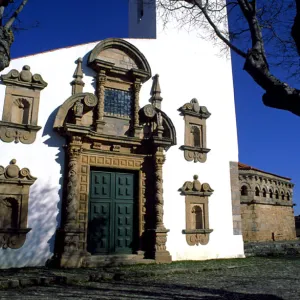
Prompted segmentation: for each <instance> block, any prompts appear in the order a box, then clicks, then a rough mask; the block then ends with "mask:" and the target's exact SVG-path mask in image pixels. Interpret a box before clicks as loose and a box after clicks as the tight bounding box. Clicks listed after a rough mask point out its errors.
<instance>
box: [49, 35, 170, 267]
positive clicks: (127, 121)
mask: <svg viewBox="0 0 300 300" xmlns="http://www.w3.org/2000/svg"><path fill="white" fill-rule="evenodd" d="M81 62H82V60H81V59H78V61H77V68H76V71H75V73H74V80H73V82H72V83H71V84H72V93H73V96H71V97H70V98H69V99H67V100H66V101H65V102H64V104H63V105H62V106H61V107H60V109H59V111H58V113H57V116H56V119H55V123H54V129H55V130H56V131H57V132H59V133H60V134H61V135H63V136H65V137H66V141H67V148H66V150H67V157H68V162H67V166H68V168H67V169H68V170H67V179H66V188H65V197H64V199H63V203H64V219H63V225H62V228H61V229H60V230H59V238H58V247H57V250H56V252H57V256H58V257H59V259H60V265H61V266H64V267H79V266H84V265H89V266H92V264H91V263H90V261H91V258H90V257H91V256H90V253H89V252H88V251H87V249H88V248H91V245H92V244H91V236H93V239H95V237H96V238H98V240H97V245H98V246H97V247H98V248H97V247H96V248H95V249H93V250H94V252H95V253H97V254H102V255H106V254H118V252H116V250H115V249H117V248H118V247H119V245H117V244H113V242H112V241H115V240H114V236H115V235H116V234H117V233H116V231H115V229H112V228H115V227H116V226H119V225H120V224H121V223H120V224H119V225H118V224H115V223H112V222H113V220H115V219H118V218H121V217H122V216H121V215H120V214H121V213H126V212H127V213H129V212H130V211H131V208H130V207H132V209H133V212H132V215H130V216H131V217H132V218H133V219H132V220H136V222H134V221H133V224H135V225H133V228H132V230H131V233H132V237H133V238H132V243H131V244H130V246H128V247H127V250H128V248H130V249H131V250H130V251H131V254H137V255H136V256H137V257H139V259H140V258H141V257H144V258H152V259H155V261H156V262H158V263H160V262H170V261H171V256H170V254H169V252H168V251H167V249H166V240H167V232H168V230H167V229H166V228H165V226H164V222H163V204H164V200H163V174H162V169H163V163H164V161H165V155H164V151H165V150H167V149H168V148H169V147H171V146H173V145H175V144H176V133H175V128H174V126H173V124H172V122H171V120H170V119H169V118H168V116H167V115H166V114H165V113H164V112H163V111H161V101H162V98H161V96H160V93H161V91H160V86H159V81H158V75H156V76H154V77H153V86H152V89H151V98H150V100H149V101H150V104H148V105H146V106H145V107H143V108H141V109H140V107H139V93H140V89H141V86H142V84H143V83H144V82H145V81H147V80H148V79H149V78H150V77H151V69H150V66H149V64H148V62H147V60H146V58H145V57H144V56H143V54H142V53H141V52H139V51H138V49H137V48H135V47H134V46H133V45H131V44H130V43H128V42H126V41H124V40H121V39H107V40H104V41H102V42H100V43H99V44H98V45H97V46H96V47H95V48H94V50H93V51H92V52H91V54H90V57H89V60H88V65H89V66H90V67H91V68H92V69H94V70H95V72H96V87H97V89H96V91H95V95H93V94H89V93H82V87H83V86H84V83H83V80H82V78H83V76H82V74H83V73H82V70H81ZM92 174H95V176H96V177H93V178H95V182H94V181H93V180H92ZM128 174H133V175H132V176H133V178H136V179H135V180H134V182H133V183H134V186H137V188H133V190H132V192H133V195H134V197H133V206H130V205H131V204H126V203H129V202H128V201H129V200H126V199H127V198H126V197H127V196H126V197H125V196H124V195H125V194H126V195H129V194H130V193H131V192H130V191H129V190H127V192H126V193H125V194H124V193H123V194H122V195H123V198H124V197H125V198H126V199H125V198H124V199H125V200H126V201H127V202H126V201H125V200H124V203H125V204H124V205H125V206H124V205H123V204H118V203H120V202H118V200H116V199H117V197H118V195H116V194H115V193H117V192H118V191H120V193H121V191H122V189H123V187H120V188H118V189H114V188H113V186H112V185H111V186H109V188H108V189H107V186H108V183H111V184H113V183H112V182H113V181H111V180H112V178H113V179H114V178H119V179H118V180H117V181H116V182H115V183H114V184H116V187H117V186H119V185H120V184H121V185H122V184H127V183H128V182H129V183H130V181H128V182H127V179H126V181H125V183H124V181H123V179H122V178H123V177H122V176H123V175H124V176H125V175H126V176H127V175H128ZM93 176H94V175H93ZM97 176H98V177H97ZM101 176H102V177H101ZM120 176H121V177H120ZM99 178H100V179H99ZM101 178H103V179H101ZM124 178H125V177H124ZM128 178H129V177H128ZM99 180H100V181H99ZM128 180H129V179H128ZM129 183H128V184H129ZM91 191H92V192H91ZM110 191H111V192H110ZM101 193H102V194H103V195H104V194H105V195H108V196H107V197H108V200H109V201H110V200H111V201H115V202H114V203H116V205H121V206H119V208H118V212H114V214H116V213H118V215H115V216H113V217H112V216H111V213H109V214H107V209H111V208H109V207H112V206H107V205H108V204H107V203H108V202H105V201H106V200H105V201H104V200H103V199H104V198H103V197H104V196H105V195H104V196H102V198H101V197H100V198H99V196H97V197H98V198H96V200H95V203H94V204H92V202H91V197H94V198H95V197H96V196H95V195H99V194H101ZM128 193H129V194H128ZM94 198H93V199H94ZM122 205H123V206H122ZM124 208H125V210H124ZM112 213H113V212H112ZM127 219H128V218H127ZM127 219H126V220H127ZM120 222H121V221H120ZM126 222H127V221H126ZM103 224H104V225H105V224H108V225H107V226H108V227H103V226H104V225H103ZM95 226H96V227H95ZM97 226H98V227H97ZM99 226H100V227H99ZM101 226H102V227H101ZM105 226H106V225H105ZM122 226H123V225H122ZM92 228H102V229H99V231H98V232H96V234H95V232H91V230H93V229H92ZM107 228H108V229H107ZM122 228H123V227H122ZM122 228H121V229H122ZM128 228H129V227H128ZM128 228H127V227H126V230H125V231H128V230H129V229H128ZM106 229H107V231H105V230H106ZM103 230H104V231H105V232H107V234H106V235H105V233H103V232H104V231H103ZM122 230H123V229H122ZM122 230H121V231H122ZM101 232H102V233H101ZM131 233H130V234H131ZM126 238H129V236H127V237H126ZM93 241H94V240H93ZM119 242H120V241H116V242H114V243H119ZM107 243H108V244H107ZM120 243H121V242H120ZM107 245H108V246H107ZM97 249H98V250H97ZM99 249H100V250H99ZM101 249H102V250H101ZM103 249H104V250H103ZM101 251H102V252H103V253H102V252H101Z"/></svg>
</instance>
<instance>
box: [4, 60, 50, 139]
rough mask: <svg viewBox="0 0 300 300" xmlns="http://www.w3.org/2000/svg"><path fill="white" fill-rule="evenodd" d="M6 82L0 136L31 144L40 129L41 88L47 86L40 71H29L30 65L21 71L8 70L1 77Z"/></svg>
mask: <svg viewBox="0 0 300 300" xmlns="http://www.w3.org/2000/svg"><path fill="white" fill-rule="evenodd" d="M1 79H2V82H3V83H4V84H5V85H6V90H5V100H4V108H3V115H2V121H0V139H1V140H2V141H3V142H7V143H10V142H13V141H14V142H15V143H18V142H19V141H20V142H21V143H23V144H32V143H33V142H34V141H35V138H36V133H37V131H39V130H40V129H41V127H40V126H38V125H37V122H38V112H39V102H40V91H41V90H42V89H44V88H45V87H46V86H47V83H46V82H45V81H44V80H43V78H42V76H41V75H39V74H34V75H32V73H31V72H30V67H29V66H24V67H23V69H22V71H21V72H19V71H17V70H11V71H10V72H9V73H8V74H6V75H2V76H1Z"/></svg>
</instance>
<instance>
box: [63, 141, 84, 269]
mask: <svg viewBox="0 0 300 300" xmlns="http://www.w3.org/2000/svg"><path fill="white" fill-rule="evenodd" d="M67 151H68V156H69V162H68V179H67V180H68V183H67V197H66V202H65V212H66V214H65V222H64V227H63V228H62V229H60V230H59V233H60V235H59V243H61V245H62V249H61V250H58V251H62V253H61V255H59V257H60V262H59V264H60V266H61V267H71V268H75V267H81V265H82V261H83V258H84V257H86V256H87V252H86V251H85V249H81V248H80V242H81V241H80V234H81V233H82V229H79V227H78V224H77V205H78V196H77V195H78V169H79V159H80V154H81V151H82V141H81V138H80V137H78V136H73V137H72V142H71V143H70V144H69V146H68V149H67Z"/></svg>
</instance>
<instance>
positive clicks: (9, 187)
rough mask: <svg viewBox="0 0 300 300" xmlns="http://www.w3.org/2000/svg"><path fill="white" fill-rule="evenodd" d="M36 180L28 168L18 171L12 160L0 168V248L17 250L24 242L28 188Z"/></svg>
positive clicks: (26, 230)
mask: <svg viewBox="0 0 300 300" xmlns="http://www.w3.org/2000/svg"><path fill="white" fill-rule="evenodd" d="M35 180H36V178H35V177H33V176H32V175H31V174H30V171H29V169H28V168H22V169H20V168H19V167H18V166H17V165H16V160H15V159H13V160H12V161H11V162H10V164H9V165H8V166H7V167H3V166H0V248H12V249H17V248H20V247H22V245H23V244H24V242H25V239H26V234H27V233H28V232H29V231H30V230H31V228H27V215H28V198H29V188H30V186H31V185H32V184H33V183H34V182H35Z"/></svg>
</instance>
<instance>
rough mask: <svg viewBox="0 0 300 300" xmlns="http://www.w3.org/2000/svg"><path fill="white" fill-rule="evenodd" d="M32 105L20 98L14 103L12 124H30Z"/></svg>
mask: <svg viewBox="0 0 300 300" xmlns="http://www.w3.org/2000/svg"><path fill="white" fill-rule="evenodd" d="M29 109H30V104H29V103H28V101H27V100H26V99H23V98H19V99H16V100H15V101H14V104H13V106H12V111H11V122H13V123H18V124H29V123H30V116H29Z"/></svg>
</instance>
